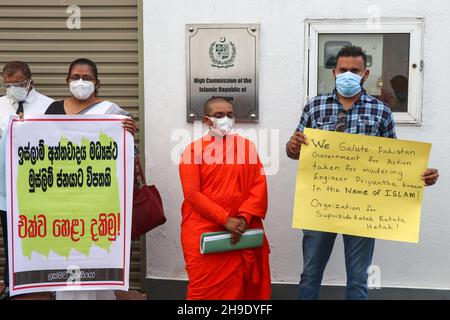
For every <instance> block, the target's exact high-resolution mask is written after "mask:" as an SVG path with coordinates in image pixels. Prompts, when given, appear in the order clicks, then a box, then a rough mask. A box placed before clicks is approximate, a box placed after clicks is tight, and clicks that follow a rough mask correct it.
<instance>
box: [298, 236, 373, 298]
mask: <svg viewBox="0 0 450 320" xmlns="http://www.w3.org/2000/svg"><path fill="white" fill-rule="evenodd" d="M343 238H344V248H345V268H346V271H347V288H346V292H345V298H346V299H348V300H363V299H367V296H368V293H369V290H368V286H367V278H368V274H367V268H368V267H369V266H370V265H371V263H372V256H373V249H374V246H375V239H372V238H363V237H356V236H349V235H345V234H344V235H343ZM335 239H336V233H329V232H320V231H311V230H303V243H302V246H303V273H302V275H301V280H300V284H299V295H298V297H299V299H301V300H312V299H319V290H320V284H321V282H322V277H323V272H324V271H325V267H326V265H327V263H328V260H329V258H330V255H331V251H332V250H333V245H334V241H335Z"/></svg>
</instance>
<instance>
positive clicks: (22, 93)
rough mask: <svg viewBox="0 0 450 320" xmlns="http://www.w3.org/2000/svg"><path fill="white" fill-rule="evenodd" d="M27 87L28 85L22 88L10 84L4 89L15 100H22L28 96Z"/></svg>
mask: <svg viewBox="0 0 450 320" xmlns="http://www.w3.org/2000/svg"><path fill="white" fill-rule="evenodd" d="M28 89H29V87H27V88H24V87H15V86H11V87H9V88H8V89H6V95H7V96H8V97H9V98H10V99H11V100H13V101H15V102H19V101H23V100H25V98H26V97H27V96H28Z"/></svg>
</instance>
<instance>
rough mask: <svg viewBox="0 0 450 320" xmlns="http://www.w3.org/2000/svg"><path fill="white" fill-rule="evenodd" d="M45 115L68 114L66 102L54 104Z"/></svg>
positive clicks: (55, 102)
mask: <svg viewBox="0 0 450 320" xmlns="http://www.w3.org/2000/svg"><path fill="white" fill-rule="evenodd" d="M44 114H66V111H64V100H61V101H54V102H52V103H51V104H50V105H49V106H48V108H47V111H45V113H44Z"/></svg>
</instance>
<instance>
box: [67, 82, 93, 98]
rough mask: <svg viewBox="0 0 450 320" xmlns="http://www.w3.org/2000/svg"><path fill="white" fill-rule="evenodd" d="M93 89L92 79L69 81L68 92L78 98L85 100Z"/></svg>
mask: <svg viewBox="0 0 450 320" xmlns="http://www.w3.org/2000/svg"><path fill="white" fill-rule="evenodd" d="M94 91H95V84H94V83H93V82H92V81H84V80H83V79H80V80H76V81H72V82H70V92H71V93H72V95H73V96H74V97H75V98H77V99H78V100H86V99H87V98H89V97H90V96H91V95H92V94H93V93H94Z"/></svg>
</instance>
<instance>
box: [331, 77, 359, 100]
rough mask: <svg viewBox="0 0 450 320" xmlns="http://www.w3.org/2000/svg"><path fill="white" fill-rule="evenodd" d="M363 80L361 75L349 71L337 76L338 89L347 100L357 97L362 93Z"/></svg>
mask: <svg viewBox="0 0 450 320" xmlns="http://www.w3.org/2000/svg"><path fill="white" fill-rule="evenodd" d="M361 79H362V76H360V75H359V74H356V73H353V72H350V71H347V72H344V73H340V74H338V75H337V76H336V89H337V91H338V92H339V94H340V95H341V96H343V97H346V98H351V97H354V96H356V95H357V94H358V93H360V92H361Z"/></svg>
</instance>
